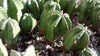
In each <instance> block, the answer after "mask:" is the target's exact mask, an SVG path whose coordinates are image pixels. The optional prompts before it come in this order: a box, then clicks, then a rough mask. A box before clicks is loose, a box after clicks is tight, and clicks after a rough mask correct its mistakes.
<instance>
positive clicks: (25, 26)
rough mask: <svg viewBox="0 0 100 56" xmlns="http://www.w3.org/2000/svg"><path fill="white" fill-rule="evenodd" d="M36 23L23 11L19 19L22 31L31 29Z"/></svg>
mask: <svg viewBox="0 0 100 56" xmlns="http://www.w3.org/2000/svg"><path fill="white" fill-rule="evenodd" d="M36 25H37V21H36V19H35V18H34V17H33V16H32V15H31V14H28V13H25V14H24V15H23V18H22V20H21V28H22V30H23V31H24V32H30V31H32V30H33V29H34V28H35V26H36Z"/></svg>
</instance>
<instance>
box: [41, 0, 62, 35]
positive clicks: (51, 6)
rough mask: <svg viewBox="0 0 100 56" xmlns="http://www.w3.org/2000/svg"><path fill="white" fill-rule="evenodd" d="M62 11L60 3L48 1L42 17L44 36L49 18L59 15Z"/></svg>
mask: <svg viewBox="0 0 100 56" xmlns="http://www.w3.org/2000/svg"><path fill="white" fill-rule="evenodd" d="M60 10H61V7H60V5H59V4H58V3H56V2H54V1H47V2H46V3H45V4H44V9H43V12H42V14H41V16H40V29H39V30H40V32H41V33H42V34H44V32H45V28H46V21H47V18H48V17H49V16H51V15H52V14H57V13H59V11H60Z"/></svg>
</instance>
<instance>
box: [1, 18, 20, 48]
mask: <svg viewBox="0 0 100 56" xmlns="http://www.w3.org/2000/svg"><path fill="white" fill-rule="evenodd" d="M19 33H20V27H19V24H18V22H17V21H16V20H15V19H11V18H9V19H7V20H5V21H4V22H3V23H2V25H1V38H2V40H3V41H4V42H5V43H7V45H8V46H10V45H16V43H17V41H18V39H19ZM8 48H9V47H8Z"/></svg>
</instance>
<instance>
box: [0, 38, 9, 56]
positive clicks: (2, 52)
mask: <svg viewBox="0 0 100 56" xmlns="http://www.w3.org/2000/svg"><path fill="white" fill-rule="evenodd" d="M0 56H8V52H7V49H6V47H5V46H4V45H3V43H2V40H1V39H0Z"/></svg>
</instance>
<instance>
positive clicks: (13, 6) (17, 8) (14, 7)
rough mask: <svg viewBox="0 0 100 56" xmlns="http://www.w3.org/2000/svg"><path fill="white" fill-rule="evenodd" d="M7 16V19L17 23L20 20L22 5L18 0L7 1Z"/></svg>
mask: <svg viewBox="0 0 100 56" xmlns="http://www.w3.org/2000/svg"><path fill="white" fill-rule="evenodd" d="M7 4H8V8H7V14H8V16H9V17H11V18H13V19H16V20H17V21H18V22H20V20H21V16H22V9H23V5H22V3H21V1H19V0H8V1H7Z"/></svg>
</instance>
